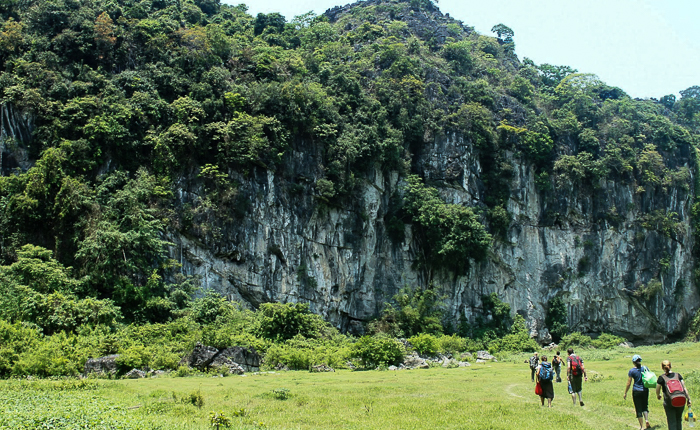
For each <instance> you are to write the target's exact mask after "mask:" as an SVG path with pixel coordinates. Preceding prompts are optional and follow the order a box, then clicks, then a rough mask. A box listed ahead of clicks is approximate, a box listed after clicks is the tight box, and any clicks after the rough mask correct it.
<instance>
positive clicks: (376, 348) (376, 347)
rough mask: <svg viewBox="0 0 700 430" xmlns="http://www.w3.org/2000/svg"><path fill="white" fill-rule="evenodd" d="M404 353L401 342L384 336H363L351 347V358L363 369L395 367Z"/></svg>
mask: <svg viewBox="0 0 700 430" xmlns="http://www.w3.org/2000/svg"><path fill="white" fill-rule="evenodd" d="M405 353H406V351H405V348H404V346H403V344H402V343H401V342H399V341H398V340H396V339H394V338H391V337H388V336H385V335H376V336H363V337H361V338H360V339H359V340H358V341H357V342H356V343H355V344H354V345H353V347H352V357H354V358H357V359H359V360H360V361H361V362H362V366H363V367H365V368H374V367H377V366H388V365H397V364H399V362H401V361H402V360H403V357H404V354H405Z"/></svg>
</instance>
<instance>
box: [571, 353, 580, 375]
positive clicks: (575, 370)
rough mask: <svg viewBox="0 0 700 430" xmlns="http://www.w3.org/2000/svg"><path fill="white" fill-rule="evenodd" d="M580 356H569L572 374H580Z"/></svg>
mask: <svg viewBox="0 0 700 430" xmlns="http://www.w3.org/2000/svg"><path fill="white" fill-rule="evenodd" d="M581 367H582V363H581V357H579V356H578V355H576V356H574V357H571V374H572V375H574V376H581V374H582V373H583V372H582V369H581Z"/></svg>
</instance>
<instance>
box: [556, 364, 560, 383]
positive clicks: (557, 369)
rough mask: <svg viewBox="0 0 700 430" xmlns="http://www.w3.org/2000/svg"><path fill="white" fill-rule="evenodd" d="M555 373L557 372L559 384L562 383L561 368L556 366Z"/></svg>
mask: <svg viewBox="0 0 700 430" xmlns="http://www.w3.org/2000/svg"><path fill="white" fill-rule="evenodd" d="M554 371H555V372H557V382H561V376H560V375H559V374H560V373H561V366H554Z"/></svg>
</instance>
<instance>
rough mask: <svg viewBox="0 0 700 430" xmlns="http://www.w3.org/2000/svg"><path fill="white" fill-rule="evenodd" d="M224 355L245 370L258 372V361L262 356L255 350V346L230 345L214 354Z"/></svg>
mask: <svg viewBox="0 0 700 430" xmlns="http://www.w3.org/2000/svg"><path fill="white" fill-rule="evenodd" d="M219 357H226V358H227V359H229V360H231V361H233V362H234V363H237V364H238V365H239V366H240V367H241V368H243V370H245V371H246V372H258V371H259V370H260V362H261V361H262V357H260V354H258V353H257V351H255V348H245V347H242V346H232V347H230V348H226V349H224V350H221V352H219V354H218V355H217V356H216V358H217V359H218V358H219Z"/></svg>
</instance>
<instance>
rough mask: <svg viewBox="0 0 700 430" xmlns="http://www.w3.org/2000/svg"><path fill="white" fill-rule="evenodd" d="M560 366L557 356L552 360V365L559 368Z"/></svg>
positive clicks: (559, 359)
mask: <svg viewBox="0 0 700 430" xmlns="http://www.w3.org/2000/svg"><path fill="white" fill-rule="evenodd" d="M560 364H561V358H559V356H558V355H555V356H554V358H553V359H552V365H554V366H559V365H560Z"/></svg>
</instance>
